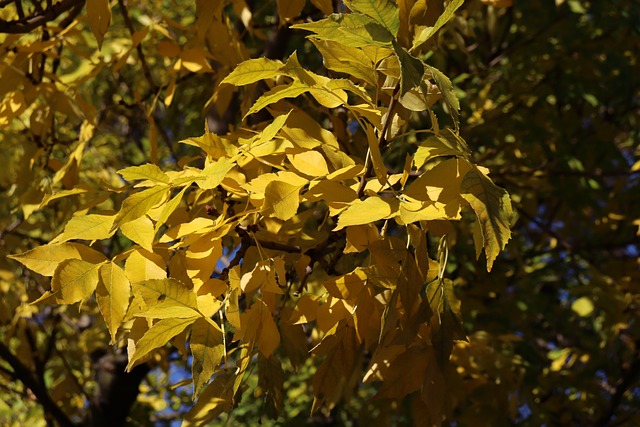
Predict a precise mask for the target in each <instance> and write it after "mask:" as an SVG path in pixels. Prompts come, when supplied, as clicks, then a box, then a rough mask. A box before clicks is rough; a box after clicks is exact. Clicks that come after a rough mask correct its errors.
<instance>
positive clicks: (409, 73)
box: [393, 41, 425, 96]
mask: <svg viewBox="0 0 640 427" xmlns="http://www.w3.org/2000/svg"><path fill="white" fill-rule="evenodd" d="M393 50H394V51H395V52H396V55H398V59H399V60H400V96H403V95H404V94H405V93H407V92H409V91H410V90H411V89H413V88H416V87H418V86H420V84H421V83H422V80H423V78H424V67H425V65H424V63H423V62H422V61H421V60H420V59H419V58H416V57H415V56H413V55H411V54H410V53H409V52H407V50H406V49H405V48H403V47H402V46H400V45H399V44H398V43H396V42H395V41H394V42H393Z"/></svg>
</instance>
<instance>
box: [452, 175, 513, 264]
mask: <svg viewBox="0 0 640 427" xmlns="http://www.w3.org/2000/svg"><path fill="white" fill-rule="evenodd" d="M460 189H461V191H462V194H461V195H462V197H463V198H464V199H465V200H466V201H467V202H469V204H470V205H471V208H472V209H473V211H474V212H475V214H476V218H477V219H478V222H479V223H480V228H481V230H482V239H483V243H482V246H483V247H484V251H485V255H486V257H487V271H491V267H492V266H493V261H494V260H495V259H496V257H497V256H498V254H499V253H500V251H501V250H503V249H504V247H505V246H506V245H507V242H508V241H509V239H510V238H511V228H510V225H511V218H512V216H513V211H512V210H511V199H510V197H509V194H508V193H507V192H506V191H505V190H504V189H502V188H500V187H498V186H497V185H495V184H494V183H493V181H491V178H489V177H488V176H487V175H485V174H484V173H482V172H481V171H480V170H479V169H478V168H475V167H474V168H472V169H471V170H470V171H469V172H467V174H466V175H465V176H464V179H463V180H462V183H461V184H460Z"/></svg>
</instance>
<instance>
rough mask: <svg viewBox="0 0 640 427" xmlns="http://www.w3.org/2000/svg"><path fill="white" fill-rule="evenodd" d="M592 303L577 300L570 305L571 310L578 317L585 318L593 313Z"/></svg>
mask: <svg viewBox="0 0 640 427" xmlns="http://www.w3.org/2000/svg"><path fill="white" fill-rule="evenodd" d="M593 309H594V306H593V302H592V301H591V300H590V299H589V298H587V297H582V298H578V299H577V300H575V301H574V302H573V303H572V304H571V310H573V311H574V312H575V313H576V314H577V315H578V316H580V317H586V316H588V315H590V314H591V313H593Z"/></svg>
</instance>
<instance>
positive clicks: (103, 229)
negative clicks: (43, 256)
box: [51, 214, 115, 243]
mask: <svg viewBox="0 0 640 427" xmlns="http://www.w3.org/2000/svg"><path fill="white" fill-rule="evenodd" d="M114 219H115V215H99V214H91V215H78V216H74V217H72V218H71V219H70V220H69V222H67V224H66V225H65V226H64V232H62V234H60V235H59V236H58V237H56V238H55V239H54V240H52V241H51V243H62V242H66V241H68V240H72V239H82V240H101V239H107V238H109V237H111V236H112V235H113V231H110V229H111V226H112V225H113V220H114Z"/></svg>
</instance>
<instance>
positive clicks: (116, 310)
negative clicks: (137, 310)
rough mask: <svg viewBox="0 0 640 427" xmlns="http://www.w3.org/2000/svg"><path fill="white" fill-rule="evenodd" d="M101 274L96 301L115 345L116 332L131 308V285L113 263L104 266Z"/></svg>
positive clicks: (101, 268)
mask: <svg viewBox="0 0 640 427" xmlns="http://www.w3.org/2000/svg"><path fill="white" fill-rule="evenodd" d="M99 274H100V280H99V281H98V287H97V288H96V301H97V303H98V308H99V309H100V313H102V317H104V321H105V323H106V324H107V329H108V330H109V334H110V335H111V343H115V339H116V332H117V331H118V328H119V327H120V325H121V324H122V321H123V320H124V316H125V314H126V313H127V308H128V307H129V297H130V296H131V284H130V283H129V280H128V279H127V276H126V275H125V274H124V270H122V268H120V267H119V266H118V265H117V264H114V263H112V262H108V263H106V264H103V265H102V266H101V267H100V271H99Z"/></svg>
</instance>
